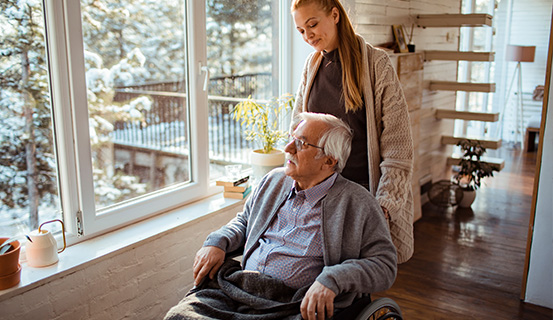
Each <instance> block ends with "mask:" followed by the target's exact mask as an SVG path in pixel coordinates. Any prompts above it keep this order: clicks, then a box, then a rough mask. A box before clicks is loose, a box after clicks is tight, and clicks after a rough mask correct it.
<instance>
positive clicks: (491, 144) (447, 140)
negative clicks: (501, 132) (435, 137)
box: [442, 136, 501, 149]
mask: <svg viewBox="0 0 553 320" xmlns="http://www.w3.org/2000/svg"><path fill="white" fill-rule="evenodd" d="M465 139H470V140H474V141H479V142H480V143H481V144H482V146H483V147H484V148H486V149H499V148H500V147H501V139H495V140H493V139H492V140H490V139H479V138H478V137H454V136H442V144H451V145H456V144H457V143H458V142H459V141H461V140H465Z"/></svg>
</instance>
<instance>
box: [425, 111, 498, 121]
mask: <svg viewBox="0 0 553 320" xmlns="http://www.w3.org/2000/svg"><path fill="white" fill-rule="evenodd" d="M434 116H435V117H436V118H437V119H461V120H474V121H487V122H496V121H498V120H499V112H496V113H487V112H469V111H456V110H448V109H436V113H435V114H434Z"/></svg>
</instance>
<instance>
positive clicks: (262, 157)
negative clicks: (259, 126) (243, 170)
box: [250, 149, 286, 180]
mask: <svg viewBox="0 0 553 320" xmlns="http://www.w3.org/2000/svg"><path fill="white" fill-rule="evenodd" d="M284 161H286V157H285V155H284V152H283V151H282V150H277V149H274V150H272V151H271V152H270V153H263V150H261V149H259V150H253V151H252V153H251V154H250V164H251V165H252V169H253V178H254V179H255V180H259V179H261V178H262V177H263V176H264V175H266V174H267V173H268V172H269V171H271V170H273V169H274V168H278V167H282V166H284Z"/></svg>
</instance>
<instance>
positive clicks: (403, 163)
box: [292, 36, 414, 263]
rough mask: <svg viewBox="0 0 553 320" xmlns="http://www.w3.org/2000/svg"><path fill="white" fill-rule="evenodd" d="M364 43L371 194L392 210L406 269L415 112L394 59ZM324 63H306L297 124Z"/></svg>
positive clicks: (318, 57) (315, 57) (315, 56)
mask: <svg viewBox="0 0 553 320" xmlns="http://www.w3.org/2000/svg"><path fill="white" fill-rule="evenodd" d="M358 40H359V43H360V46H361V48H362V57H364V59H363V69H364V70H365V79H367V83H366V85H365V86H364V87H363V88H362V89H363V95H364V97H363V98H364V102H365V107H366V108H365V109H366V110H367V112H366V113H367V115H366V116H367V149H368V154H367V156H368V163H369V188H370V191H371V193H372V194H373V195H374V196H375V197H376V198H377V200H378V202H379V204H380V205H381V206H383V207H384V208H386V209H388V212H389V214H390V233H391V235H392V240H393V242H394V245H395V246H396V248H397V253H398V263H403V262H405V261H407V260H409V258H411V256H412V255H413V250H414V239H413V195H412V189H411V185H412V183H411V175H412V170H413V169H412V164H413V140H412V137H411V125H410V122H409V111H408V107H407V103H406V101H405V97H404V95H403V90H402V88H401V84H400V82H399V79H398V77H397V75H396V72H395V70H394V67H393V65H392V63H391V61H390V58H389V57H388V54H387V53H386V52H384V51H383V50H380V49H377V48H374V47H373V46H371V45H370V44H368V43H366V42H365V40H364V39H363V38H362V37H361V36H358ZM321 61H322V54H321V53H320V52H313V53H312V54H310V55H309V57H308V58H307V61H306V62H305V66H304V69H303V74H302V79H301V82H300V86H299V88H298V91H297V94H296V102H295V106H294V112H293V119H296V115H297V114H298V113H300V112H302V111H307V97H309V93H310V90H311V87H312V85H313V81H314V78H315V76H316V74H317V70H318V69H319V65H320V64H321ZM294 127H295V123H294V121H293V123H292V128H294Z"/></svg>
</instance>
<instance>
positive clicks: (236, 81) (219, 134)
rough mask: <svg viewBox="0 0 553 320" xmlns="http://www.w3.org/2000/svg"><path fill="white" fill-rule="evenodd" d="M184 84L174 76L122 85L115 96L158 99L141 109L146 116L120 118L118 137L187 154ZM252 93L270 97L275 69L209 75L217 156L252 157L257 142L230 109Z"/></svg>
mask: <svg viewBox="0 0 553 320" xmlns="http://www.w3.org/2000/svg"><path fill="white" fill-rule="evenodd" d="M185 87H186V84H185V83H184V82H183V81H169V82H158V83H147V84H141V85H134V86H127V87H120V88H117V89H116V95H115V97H114V101H116V102H125V101H129V100H131V99H134V98H137V97H140V96H148V97H149V98H150V99H151V100H152V102H153V103H152V106H151V108H150V110H145V111H143V112H142V115H143V119H142V120H141V121H117V122H116V123H115V128H114V132H113V136H112V137H113V140H114V142H117V143H119V144H125V145H130V146H140V147H143V148H149V149H153V150H160V151H165V152H173V153H176V154H186V155H187V154H188V149H189V147H188V145H189V137H188V135H189V130H188V128H187V126H186V124H187V117H188V112H187V109H186V105H187V101H186V100H187V94H186V93H183V92H186V91H185ZM250 95H251V96H252V98H256V99H268V98H269V97H271V74H270V73H260V74H248V75H241V76H229V77H214V78H210V80H209V95H208V108H209V110H208V122H209V143H210V146H209V150H210V152H209V153H210V160H211V161H212V162H222V163H226V162H236V163H245V162H246V161H247V152H245V150H247V149H250V148H252V142H250V141H247V140H246V139H245V134H244V132H243V129H242V127H241V126H240V124H239V123H238V122H236V121H234V120H233V119H232V116H231V111H232V109H233V107H234V105H235V104H236V103H238V102H240V101H242V100H243V99H245V98H247V97H248V96H250Z"/></svg>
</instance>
